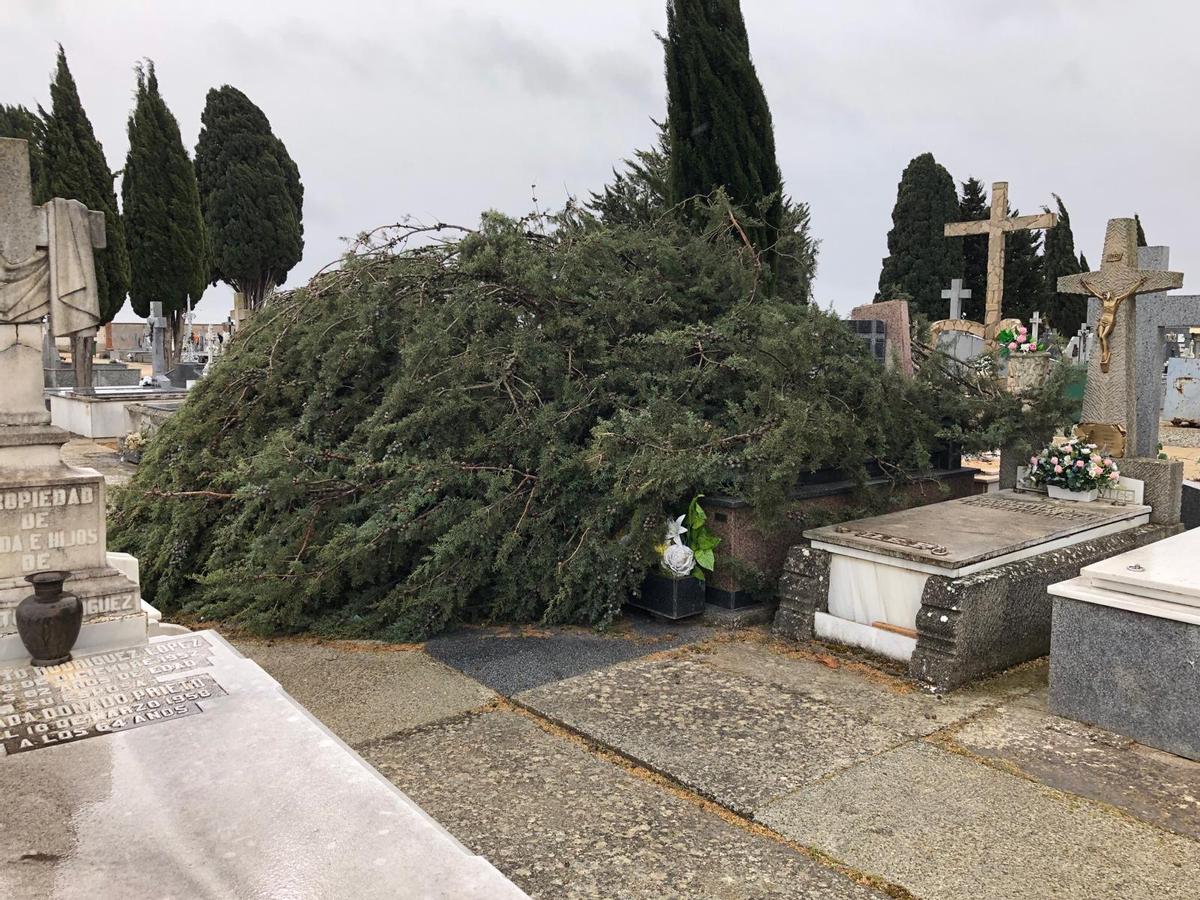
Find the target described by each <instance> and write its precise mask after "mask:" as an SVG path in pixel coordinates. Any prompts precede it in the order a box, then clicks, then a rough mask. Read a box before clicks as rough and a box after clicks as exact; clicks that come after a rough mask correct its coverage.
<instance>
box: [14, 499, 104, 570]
mask: <svg viewBox="0 0 1200 900" xmlns="http://www.w3.org/2000/svg"><path fill="white" fill-rule="evenodd" d="M97 502H98V492H97V490H96V489H95V487H94V486H92V485H89V484H85V485H78V486H71V487H53V486H48V487H28V488H21V489H19V490H6V491H0V557H8V558H10V559H11V560H12V561H15V562H16V565H15V566H11V567H6V568H10V570H11V569H16V570H19V571H20V572H22V573H24V574H32V573H33V572H44V571H46V570H47V569H52V568H55V567H56V566H57V565H59V564H60V562H61V560H62V557H63V555H64V554H65V553H67V552H68V551H71V550H74V549H76V548H84V547H93V546H95V545H97V544H99V543H100V540H101V535H100V532H99V530H98V529H97V528H94V527H90V528H89V527H78V523H80V522H86V521H89V517H87V516H80V515H78V513H79V512H81V511H82V508H84V507H92V508H93V510H92V511H94V507H95V505H96V503H97Z"/></svg>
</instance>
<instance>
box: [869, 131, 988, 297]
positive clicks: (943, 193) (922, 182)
mask: <svg viewBox="0 0 1200 900" xmlns="http://www.w3.org/2000/svg"><path fill="white" fill-rule="evenodd" d="M958 216H959V203H958V192H957V191H956V190H955V188H954V179H953V178H951V177H950V173H949V172H947V171H946V170H945V169H944V168H942V166H940V165H939V164H938V162H937V160H935V159H934V158H933V154H932V153H922V154H921V155H920V156H918V157H916V158H915V159H913V160H912V161H911V162H910V163H909V164H908V165H907V166H906V167H905V169H904V174H903V175H902V176H901V178H900V185H899V189H898V190H897V193H896V205H895V207H894V208H893V210H892V230H891V231H889V232H888V238H887V245H888V255H887V256H886V257H885V258H884V260H883V270H882V271H881V272H880V273H879V293H878V294H877V295H876V299H877V300H891V299H894V297H895V296H896V295H898V294H907V295H908V296H909V297H911V298H912V303H913V306H914V308H915V310H916V311H917V312H920V313H921V314H922V315H924V316H925V317H926V318H928V319H931V320H937V319H944V318H946V315H945V301H943V300H942V291H943V290H945V289H946V288H947V287H949V286H950V279H952V278H960V277H961V276H962V271H963V250H962V238H947V237H946V236H945V233H944V230H943V226H945V224H946V223H947V222H955V221H958ZM972 299H974V298H973V297H972Z"/></svg>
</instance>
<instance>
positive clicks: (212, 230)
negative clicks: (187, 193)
mask: <svg viewBox="0 0 1200 900" xmlns="http://www.w3.org/2000/svg"><path fill="white" fill-rule="evenodd" d="M200 121H201V123H202V126H203V127H201V129H200V141H199V143H197V144H196V180H197V182H198V183H199V186H200V208H201V210H202V211H203V214H204V224H205V227H206V228H207V231H208V247H209V253H210V260H211V264H212V265H211V269H210V273H209V275H210V277H211V279H212V281H213V283H214V284H215V283H216V282H218V281H224V282H225V283H226V284H228V285H230V286H231V287H233V289H234V290H236V291H241V292H242V293H243V294H244V295H245V297H246V300H247V302H248V304H249V306H250V308H251V309H256V308H258V307H259V306H261V305H262V302H263V300H264V299H265V298H266V296H267V294H269V293H270V292H271V290H272V289H273V288H275V287H276V286H277V285H279V284H282V283H283V280H284V279H285V278H286V277H287V273H288V272H289V271H291V269H292V267H293V266H294V265H296V263H298V262H299V261H300V256H301V254H302V253H303V251H304V225H303V219H302V215H303V206H304V187H303V185H302V184H301V183H300V170H299V169H298V168H297V167H296V164H295V163H294V162H293V161H292V158H291V157H290V156H289V155H288V152H287V148H286V147H284V145H283V141H281V140H280V139H279V138H277V137H276V136H275V135H274V134H273V133H272V131H271V123H270V122H269V121H267V117H266V115H264V114H263V111H262V110H261V109H259V108H258V107H257V106H255V105H254V104H253V103H251V102H250V99H249V98H248V97H247V96H246V95H245V94H243V93H242V92H241V91H239V90H238V89H237V88H234V87H230V86H229V85H224V86H223V87H221V88H214V89H213V90H210V91H209V92H208V97H207V99H206V102H205V104H204V113H203V114H202V115H201V117H200Z"/></svg>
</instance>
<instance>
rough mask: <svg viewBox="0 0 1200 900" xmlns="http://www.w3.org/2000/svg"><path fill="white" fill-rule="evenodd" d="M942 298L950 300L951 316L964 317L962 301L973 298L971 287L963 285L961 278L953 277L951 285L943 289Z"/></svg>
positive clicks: (955, 317)
mask: <svg viewBox="0 0 1200 900" xmlns="http://www.w3.org/2000/svg"><path fill="white" fill-rule="evenodd" d="M942 299H943V300H949V301H950V318H952V319H961V318H962V302H963V301H964V300H970V299H971V289H970V288H964V287H963V286H962V279H961V278H951V279H950V287H949V289H947V290H944V291H942Z"/></svg>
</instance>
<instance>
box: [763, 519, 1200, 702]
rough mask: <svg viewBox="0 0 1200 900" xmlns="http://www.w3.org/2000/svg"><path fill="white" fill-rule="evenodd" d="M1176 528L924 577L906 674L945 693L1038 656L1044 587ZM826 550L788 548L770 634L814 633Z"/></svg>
mask: <svg viewBox="0 0 1200 900" xmlns="http://www.w3.org/2000/svg"><path fill="white" fill-rule="evenodd" d="M1181 527H1182V526H1179V525H1175V526H1163V525H1139V526H1137V527H1134V528H1131V529H1129V530H1126V531H1121V532H1118V533H1116V534H1109V535H1105V536H1102V537H1097V538H1094V539H1092V540H1088V541H1084V542H1082V543H1078V544H1073V545H1070V546H1067V547H1061V548H1059V549H1055V550H1050V551H1048V552H1044V553H1039V554H1036V555H1032V556H1027V557H1025V558H1023V559H1019V560H1016V561H1013V562H1009V563H1005V564H1003V565H999V566H995V567H993V568H989V569H984V570H983V571H978V572H974V573H972V574H968V575H962V576H959V577H956V578H951V577H946V576H944V575H930V576H929V577H928V579H927V580H926V582H925V585H924V587H923V589H922V591H921V605H920V608H919V609H918V611H917V615H916V622H915V625H916V629H915V630H916V632H917V636H916V639H915V644H914V645H912V649H911V659H909V673H910V675H911V676H912V677H913V678H914V679H916V680H918V681H921V682H924V683H926V684H929V685H930V686H932V687H934V688H935V689H937V690H948V689H951V688H954V687H958V686H960V685H962V684H965V683H967V682H969V681H972V680H974V679H977V678H981V677H983V676H986V675H990V674H993V673H995V672H1000V671H1003V670H1004V669H1007V668H1009V667H1010V666H1014V665H1016V664H1017V663H1021V662H1025V661H1026V660H1029V659H1036V658H1037V657H1039V656H1045V655H1046V654H1047V653H1048V652H1049V651H1050V618H1051V604H1050V597H1049V595H1048V594H1047V592H1046V591H1047V588H1048V587H1049V585H1051V584H1054V583H1055V582H1058V581H1062V580H1064V579H1067V578H1072V577H1074V576H1075V575H1076V574H1078V572H1079V570H1080V568H1082V567H1083V566H1085V565H1089V564H1091V563H1093V562H1096V561H1098V560H1102V559H1107V558H1108V557H1110V556H1114V555H1116V554H1119V553H1124V552H1126V551H1127V550H1131V549H1134V548H1136V547H1141V546H1144V545H1145V544H1149V543H1153V542H1154V541H1158V540H1161V539H1162V538H1165V537H1168V536H1170V535H1172V534H1176V533H1177V532H1178V531H1179V530H1180V529H1181ZM832 555H833V554H831V553H829V552H828V551H825V550H818V549H814V548H813V547H811V546H808V545H799V546H796V547H793V548H792V550H791V551H790V552H789V554H788V557H787V560H786V562H785V563H784V574H783V577H782V578H781V579H780V583H779V594H780V604H779V611H778V613H777V614H776V616H775V623H774V626H773V628H774V632H775V634H777V635H779V636H781V637H786V638H790V639H792V640H804V641H806V640H813V639H814V638H817V637H818V627H817V622H816V618H817V614H818V613H823V614H826V615H827V614H828V604H829V581H830V579H829V570H830V561H831V558H832ZM863 627H865V628H870V626H863ZM823 630H824V629H823ZM826 633H827V634H829V635H830V637H829V639H831V640H832V639H834V637H833V635H832V633H831V632H830V631H828V630H826ZM895 636H896V637H902V635H895ZM842 640H843V641H844V637H843V639H842ZM879 640H880V641H884V642H887V644H888V646H889V647H892V646H893V645H898V644H899V643H900V642H897V641H895V640H894V639H893V638H891V637H880V638H879ZM894 649H895V648H894ZM879 652H881V653H882V654H883V655H888V656H893V657H896V656H897V654H896V653H887V652H885V651H883V650H880V651H879Z"/></svg>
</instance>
